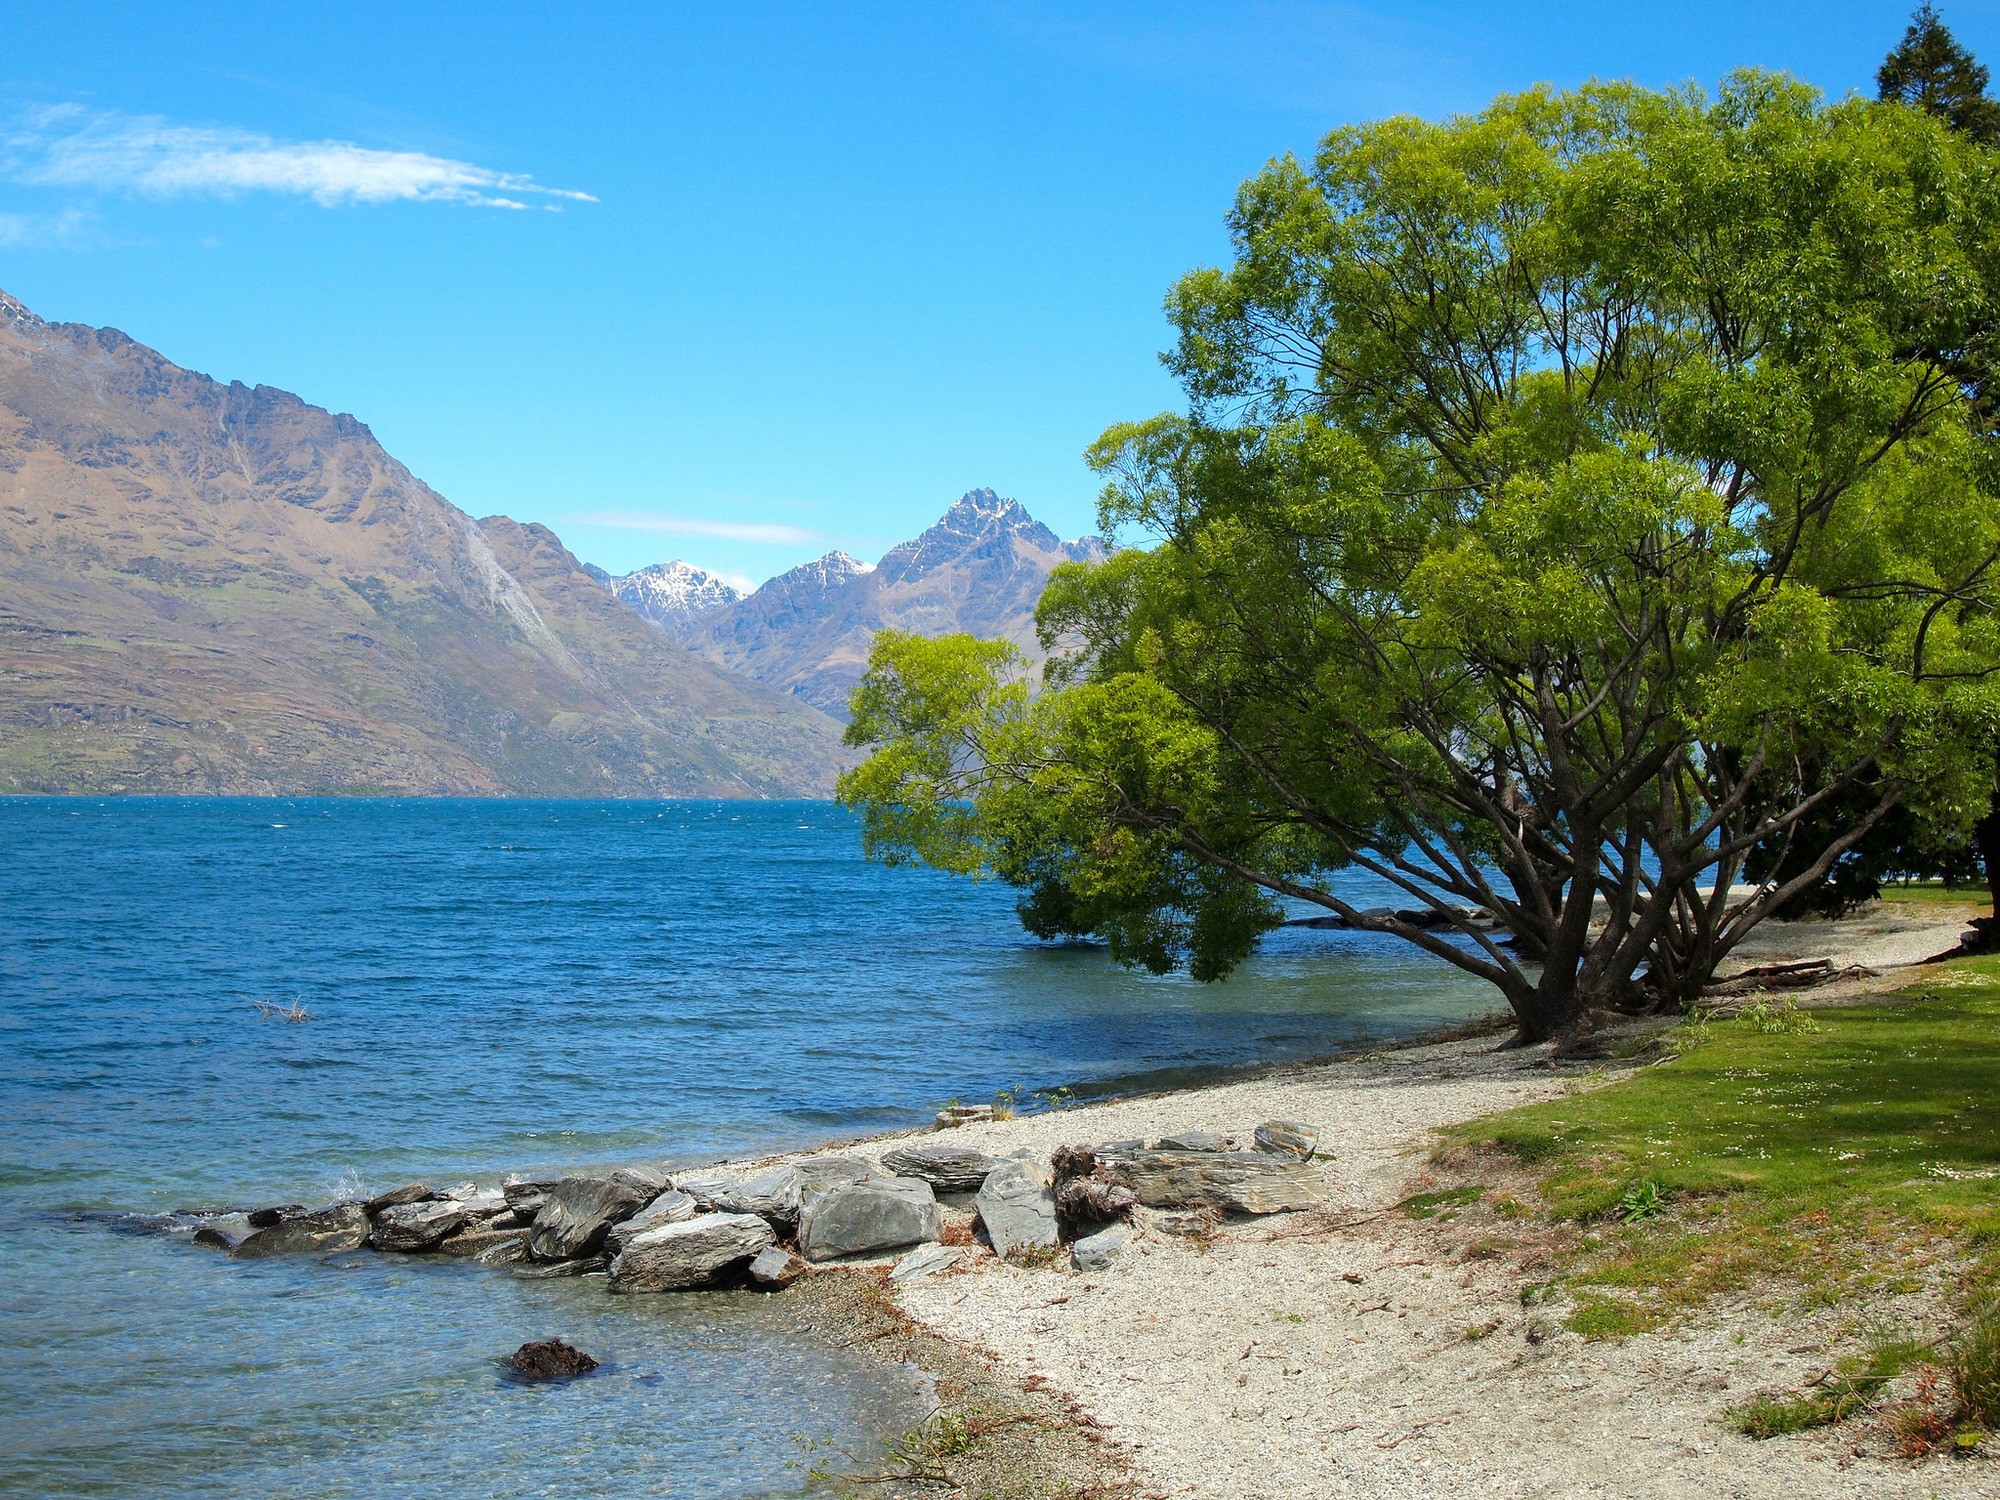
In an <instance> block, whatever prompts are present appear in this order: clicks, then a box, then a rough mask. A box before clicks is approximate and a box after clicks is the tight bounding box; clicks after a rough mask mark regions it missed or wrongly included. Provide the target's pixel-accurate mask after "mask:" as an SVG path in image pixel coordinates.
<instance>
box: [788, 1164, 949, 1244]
mask: <svg viewBox="0 0 2000 1500" xmlns="http://www.w3.org/2000/svg"><path fill="white" fill-rule="evenodd" d="M943 1232H944V1210H943V1209H941V1208H939V1207H938V1201H937V1194H935V1193H934V1192H932V1191H931V1185H930V1184H929V1183H928V1182H921V1181H919V1180H918V1179H916V1178H914V1177H872V1178H869V1179H867V1180H866V1181H863V1182H837V1183H831V1184H828V1185H826V1186H824V1187H819V1188H815V1189H814V1190H813V1191H812V1192H811V1193H810V1194H808V1195H807V1197H806V1201H805V1206H804V1209H803V1211H802V1212H801V1213H800V1215H799V1249H800V1250H801V1251H802V1252H803V1253H804V1254H805V1257H806V1259H808V1260H837V1259H839V1258H840V1257H841V1256H844V1255H870V1254H873V1253H874V1252H876V1251H878V1250H900V1249H901V1248H902V1247H903V1246H905V1245H916V1244H921V1243H922V1242H923V1241H925V1240H934V1239H936V1238H937V1237H938V1236H939V1235H940V1234H942V1233H943Z"/></svg>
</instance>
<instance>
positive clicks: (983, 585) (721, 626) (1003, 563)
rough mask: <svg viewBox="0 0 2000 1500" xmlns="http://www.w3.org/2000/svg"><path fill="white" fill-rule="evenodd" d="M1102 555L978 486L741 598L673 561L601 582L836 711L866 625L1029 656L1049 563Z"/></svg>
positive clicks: (675, 634) (757, 674) (843, 712)
mask: <svg viewBox="0 0 2000 1500" xmlns="http://www.w3.org/2000/svg"><path fill="white" fill-rule="evenodd" d="M1104 555H1105V547H1104V544H1103V543H1102V542H1100V541H1099V540H1098V539H1097V538H1096V537H1083V538H1081V539H1079V540H1077V541H1071V542H1066V541H1063V540H1062V539H1061V538H1059V537H1058V536H1057V535H1056V534H1055V533H1054V532H1053V531H1051V530H1049V528H1048V527H1046V526H1044V525H1043V524H1042V523H1041V522H1039V521H1037V520H1036V519H1035V518H1034V517H1033V516H1031V515H1029V514H1028V512H1027V509H1026V508H1025V507H1024V506H1022V504H1021V503H1020V502H1019V501H1018V500H1009V499H1005V498H1003V497H1002V496H1000V495H998V494H996V493H994V491H992V490H990V489H978V490H972V491H970V492H969V493H967V494H965V495H963V496H961V497H960V499H959V500H958V502H957V503H956V504H954V505H953V506H952V507H951V509H949V510H947V511H946V512H945V513H944V516H943V518H942V519H941V520H939V521H938V523H937V524H936V525H934V526H932V527H931V528H930V529H929V530H927V531H925V532H924V533H923V534H922V535H921V536H918V537H917V538H915V539H914V540H912V541H907V542H904V543H903V544H902V545H901V546H899V547H894V548H891V549H890V551H889V552H888V553H887V554H886V555H885V556H884V557H883V558H882V560H881V561H880V562H878V563H875V564H873V565H871V564H868V563H864V562H861V561H859V560H857V559H855V558H852V557H849V556H848V555H847V554H846V553H845V552H829V553H827V554H826V555H825V556H824V557H820V558H815V559H814V560H813V561H812V562H809V563H805V564H803V565H801V566H799V567H796V568H793V569H792V570H791V571H790V572H788V573H781V574H779V575H778V576H777V577H776V578H773V579H772V580H771V581H770V582H769V583H766V584H765V585H764V586H763V587H761V588H759V589H757V590H756V591H754V592H753V593H750V594H745V595H736V593H735V591H734V590H733V589H731V588H730V587H729V586H728V585H727V584H725V583H723V582H722V581H721V580H720V579H717V578H715V577H714V576H713V575H712V574H706V573H703V572H702V571H701V570H700V569H698V568H691V567H689V566H688V565H687V564H686V563H682V562H672V563H663V564H658V565H656V566H654V567H651V568H644V569H641V570H640V571H639V572H636V573H628V574H626V575H625V576H624V577H622V578H616V579H614V578H610V577H609V576H608V575H607V576H606V578H605V583H606V586H607V587H609V588H611V589H612V590H613V591H614V592H615V593H616V594H617V596H618V597H619V598H620V599H622V600H624V601H625V602H626V603H627V604H628V605H630V606H631V607H632V608H633V609H635V610H637V611H638V612H639V613H641V614H642V615H644V616H645V617H646V618H647V619H648V620H650V621H652V622H653V623H654V625H655V626H656V627H657V628H658V629H660V630H661V631H662V632H663V633H664V634H666V635H667V636H669V637H670V638H672V639H674V640H677V641H680V642H681V643H682V644H684V645H686V646H687V647H688V648H689V649H690V650H692V651H695V652H698V653H699V654H701V655H702V656H705V657H707V658H708V659H709V660H710V661H712V662H715V663H716V664H717V665H719V666H723V667H727V668H729V669H730V670H731V671H733V672H739V673H741V674H743V675H744V676H746V677H750V678H753V679H754V680H756V681H758V682H762V683H767V684H769V685H770V686H772V687H776V688H781V689H783V690H784V691H785V692H788V693H791V694H793V695H795V696H797V697H800V698H803V699H804V700H805V701H806V702H808V703H810V704H812V705H813V706H814V707H816V708H819V709H822V710H823V711H825V712H826V713H828V714H831V715H833V716H835V717H837V718H845V717H846V716H847V702H848V698H849V697H850V696H851V695H852V693H853V691H854V687H855V684H856V683H858V682H859V681H860V680H861V673H862V671H863V669H864V668H865V666H866V665H867V660H868V644H869V642H870V641H871V640H872V639H873V638H874V635H875V632H876V631H878V630H881V629H883V628H885V627H893V628H895V629H898V630H910V631H915V632H916V633H917V634H919V635H942V634H946V633H948V632H951V631H959V630H964V631H970V632H971V633H972V634H974V635H977V636H981V637H985V638H987V639H993V638H995V637H1004V638H1005V639H1007V640H1010V641H1012V642H1014V643H1015V644H1016V645H1018V646H1020V647H1021V648H1022V649H1023V651H1024V652H1026V653H1027V655H1028V656H1029V657H1030V658H1031V659H1037V658H1039V656H1040V654H1041V651H1040V646H1039V645H1038V643H1037V641H1036V637H1035V618H1034V616H1035V603H1036V601H1037V600H1038V599H1040V598H1041V594H1042V588H1043V586H1044V585H1045V584H1046V583H1047V582H1048V577H1049V573H1050V571H1051V570H1052V569H1053V568H1055V567H1056V566H1058V565H1059V564H1061V563H1065V562H1098V561H1101V560H1102V559H1103V557H1104Z"/></svg>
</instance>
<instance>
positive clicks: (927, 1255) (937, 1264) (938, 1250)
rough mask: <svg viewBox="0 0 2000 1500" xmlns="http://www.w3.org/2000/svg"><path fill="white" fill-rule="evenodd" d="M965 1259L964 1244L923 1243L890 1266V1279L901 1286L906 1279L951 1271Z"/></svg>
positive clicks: (914, 1279)
mask: <svg viewBox="0 0 2000 1500" xmlns="http://www.w3.org/2000/svg"><path fill="white" fill-rule="evenodd" d="M963 1259H965V1247H964V1246H963V1245H921V1246H919V1247H918V1248H917V1249H915V1250H912V1251H911V1252H910V1253H909V1254H908V1255H906V1256H904V1257H903V1258H902V1259H901V1260H899V1261H897V1262H896V1264H895V1265H893V1266H891V1267H890V1268H889V1281H890V1283H891V1284H892V1285H894V1286H901V1285H902V1284H903V1283H904V1282H906V1281H916V1280H919V1279H921V1278H922V1277H925V1276H935V1275H937V1273H938V1272H940V1271H949V1270H950V1269H951V1268H952V1267H953V1266H955V1265H957V1264H958V1263H959V1262H960V1261H961V1260H963Z"/></svg>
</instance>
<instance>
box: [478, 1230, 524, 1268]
mask: <svg viewBox="0 0 2000 1500" xmlns="http://www.w3.org/2000/svg"><path fill="white" fill-rule="evenodd" d="M472 1258H473V1259H474V1260H475V1261H477V1262H478V1263H479V1264H480V1265H482V1266H512V1265H518V1264H519V1263H520V1262H522V1261H524V1260H526V1259H527V1258H528V1237H527V1236H526V1235H525V1234H518V1233H516V1234H510V1235H503V1236H501V1237H499V1238H498V1239H497V1240H495V1242H494V1243H493V1244H491V1245H488V1246H487V1247H486V1248H485V1249H484V1250H481V1251H479V1252H477V1253H476V1254H475V1255H474V1256H473V1257H472Z"/></svg>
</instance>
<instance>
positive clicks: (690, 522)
mask: <svg viewBox="0 0 2000 1500" xmlns="http://www.w3.org/2000/svg"><path fill="white" fill-rule="evenodd" d="M577 520H578V521H580V522H582V523H583V524H584V525H586V526H604V527H608V528H610V529H611V530H613V531H652V532H658V533H659V534H660V535H662V536H708V537H717V538H720V539H721V540H723V541H729V542H779V543H788V544H796V543H800V542H823V541H825V540H826V537H825V535H824V534H822V533H820V532H817V531H809V530H807V529H806V528H805V527H803V526H785V525H781V524H780V523H778V522H775V521H711V520H708V519H707V518H705V517H702V516H662V515H655V514H653V513H652V512H650V511H633V510H592V511H585V512H584V513H583V514H582V515H580V516H578V517H577Z"/></svg>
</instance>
